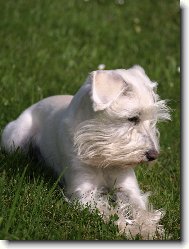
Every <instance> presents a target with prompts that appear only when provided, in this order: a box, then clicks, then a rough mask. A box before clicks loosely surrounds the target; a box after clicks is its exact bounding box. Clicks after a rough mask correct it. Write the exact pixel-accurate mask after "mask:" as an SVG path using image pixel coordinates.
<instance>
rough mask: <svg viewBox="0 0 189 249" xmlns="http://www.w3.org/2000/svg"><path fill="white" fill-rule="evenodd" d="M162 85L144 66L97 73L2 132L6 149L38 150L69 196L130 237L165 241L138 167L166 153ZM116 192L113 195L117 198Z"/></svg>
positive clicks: (166, 113) (166, 114)
mask: <svg viewBox="0 0 189 249" xmlns="http://www.w3.org/2000/svg"><path fill="white" fill-rule="evenodd" d="M156 88H157V83H156V82H151V81H150V79H149V78H148V77H147V75H146V74H145V72H144V69H142V68H141V67H140V66H134V67H132V68H130V69H127V70H125V69H118V70H98V71H94V72H92V73H91V74H90V75H89V77H88V78H87V80H86V82H85V84H84V85H83V86H82V87H81V88H80V90H79V91H78V92H77V93H76V95H75V96H74V97H72V96H54V97H49V98H47V99H44V100H42V101H40V102H38V103H36V104H34V105H33V106H31V107H29V108H28V109H27V110H25V111H24V112H23V113H22V114H21V115H20V116H19V117H18V119H16V120H15V121H12V122H10V123H9V124H8V125H7V126H6V127H5V129H4V131H3V134H2V146H3V147H4V148H5V150H7V151H9V152H12V151H14V150H15V149H17V148H18V147H19V148H20V149H21V150H23V151H24V152H25V153H27V152H28V150H29V147H30V145H32V146H34V147H37V148H38V149H39V151H40V153H41V155H42V157H43V158H44V160H45V161H46V163H47V164H49V165H50V166H51V167H52V168H53V169H54V171H55V172H56V173H57V174H60V173H61V172H62V171H64V175H63V178H62V182H63V183H64V187H65V194H66V196H67V197H68V198H69V199H70V200H72V199H75V198H76V199H78V200H79V201H80V202H81V204H82V205H87V204H89V205H90V207H91V209H94V208H98V209H99V211H100V213H101V215H102V217H103V218H104V219H105V220H107V219H109V218H110V217H111V215H115V214H116V215H117V216H118V220H117V221H116V224H117V225H118V227H119V230H120V232H125V233H126V234H127V236H131V237H132V236H135V235H137V234H138V233H139V234H140V235H141V236H142V238H143V239H152V238H153V237H155V236H156V237H157V238H159V237H161V236H162V234H163V227H162V226H161V225H159V221H160V219H161V217H162V216H163V212H162V211H161V210H155V211H154V210H153V208H152V206H150V205H149V204H148V200H147V199H148V194H144V193H142V191H141V190H140V189H139V186H138V183H137V179H136V176H135V173H134V167H135V166H136V165H138V164H139V163H141V162H148V161H152V160H155V159H156V158H157V157H158V154H159V139H158V138H159V134H158V130H157V128H156V123H157V121H159V120H167V119H170V115H169V108H168V107H167V106H166V101H164V100H160V98H159V96H158V95H157V93H156ZM109 193H111V195H110V194H109Z"/></svg>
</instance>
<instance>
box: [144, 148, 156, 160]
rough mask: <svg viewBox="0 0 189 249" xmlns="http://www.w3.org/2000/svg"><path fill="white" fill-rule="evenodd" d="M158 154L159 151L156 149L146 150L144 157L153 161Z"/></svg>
mask: <svg viewBox="0 0 189 249" xmlns="http://www.w3.org/2000/svg"><path fill="white" fill-rule="evenodd" d="M158 155H159V153H158V152H157V150H154V149H152V150H149V151H147V152H146V157H147V159H148V161H153V160H155V159H157V157H158Z"/></svg>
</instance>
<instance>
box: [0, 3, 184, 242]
mask: <svg viewBox="0 0 189 249" xmlns="http://www.w3.org/2000/svg"><path fill="white" fill-rule="evenodd" d="M0 17H1V21H0V48H1V49H0V96H1V98H0V129H1V131H2V129H3V127H4V126H5V125H6V124H7V123H8V122H9V121H11V120H13V119H15V118H16V117H17V116H18V115H19V114H20V113H21V112H22V111H23V110H24V109H25V108H27V107H28V106H30V105H31V104H33V103H35V102H36V101H38V100H40V99H42V98H44V97H47V96H51V95H56V94H75V93H76V91H77V90H78V89H79V87H80V86H81V84H82V83H83V82H84V80H85V78H86V77H87V75H88V73H89V72H91V71H93V70H96V69H98V65H99V64H102V63H103V64H105V65H106V69H116V68H129V67H130V66H132V65H134V64H139V65H141V66H142V67H144V68H145V71H146V73H147V74H148V75H149V77H150V78H151V79H152V80H155V81H157V82H158V83H159V87H158V93H159V95H160V96H161V97H162V98H163V99H169V106H170V107H171V109H172V114H171V115H172V121H171V122H167V123H160V124H159V129H160V134H161V136H160V145H161V155H160V157H159V159H158V161H157V162H156V163H155V164H154V165H153V166H152V167H148V166H146V165H142V166H139V167H138V168H137V177H138V180H139V183H140V187H141V189H142V190H144V191H152V196H151V198H150V201H151V202H152V203H153V205H154V207H155V208H157V209H158V208H163V209H164V210H165V211H166V215H165V217H164V218H163V220H162V224H163V225H164V226H165V230H166V235H165V238H164V239H165V240H168V239H171V240H180V238H181V231H180V73H179V66H180V50H179V49H180V44H179V39H180V30H179V29H180V9H179V1H176V0H166V1H165V0H159V1H150V0H142V1H138V0H125V1H124V0H98V1H97V0H88V1H87V0H85V1H84V0H70V1H67V0H53V1H50V0H28V1H25V0H16V1H12V0H6V1H3V0H0ZM51 175H52V174H51V172H45V171H44V170H43V168H42V167H41V165H40V164H39V163H38V162H37V161H35V160H31V159H29V158H27V157H26V156H24V155H21V154H19V153H15V154H13V155H7V154H6V153H4V152H2V151H1V152H0V239H8V240H127V238H126V237H125V236H124V235H120V234H118V231H117V228H116V226H114V225H113V221H110V222H109V224H105V223H104V222H103V221H102V220H101V218H100V217H99V216H98V214H97V212H94V213H92V214H90V213H89V211H88V209H87V208H86V209H84V210H81V209H80V208H79V207H78V205H76V204H68V203H67V202H66V201H65V199H64V197H63V194H62V190H61V188H60V186H59V185H58V182H57V181H54V179H53V178H52V177H51ZM135 239H137V238H135Z"/></svg>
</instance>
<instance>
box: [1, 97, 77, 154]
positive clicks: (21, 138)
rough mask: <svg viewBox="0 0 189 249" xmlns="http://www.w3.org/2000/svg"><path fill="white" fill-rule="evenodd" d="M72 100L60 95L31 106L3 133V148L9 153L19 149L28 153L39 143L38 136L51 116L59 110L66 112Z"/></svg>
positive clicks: (8, 125)
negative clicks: (34, 143)
mask: <svg viewBox="0 0 189 249" xmlns="http://www.w3.org/2000/svg"><path fill="white" fill-rule="evenodd" d="M71 100H72V96H71V95H62V96H61V95H58V96H53V97H48V98H45V99H43V100H41V101H39V102H38V103H36V104H34V105H32V106H30V107H29V108H28V109H26V110H25V111H24V112H23V113H21V115H20V116H19V117H18V118H17V119H16V120H14V121H12V122H10V123H9V124H7V126H6V127H5V129H4V131H3V133H2V140H1V146H2V147H3V148H4V149H5V150H6V151H8V152H14V151H15V150H17V149H18V148H20V149H21V150H22V151H24V152H28V149H29V146H30V144H32V143H33V142H34V141H35V142H37V140H38V134H39V133H40V131H41V129H43V126H44V124H45V123H46V120H47V119H48V118H49V116H51V115H53V113H55V112H57V111H58V110H62V111H63V110H65V109H66V108H67V107H68V105H69V104H70V102H71Z"/></svg>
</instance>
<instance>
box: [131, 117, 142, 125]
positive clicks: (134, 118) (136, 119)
mask: <svg viewBox="0 0 189 249" xmlns="http://www.w3.org/2000/svg"><path fill="white" fill-rule="evenodd" d="M128 120H129V122H132V123H134V124H138V123H139V122H140V118H139V117H138V116H135V117H131V118H128Z"/></svg>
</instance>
